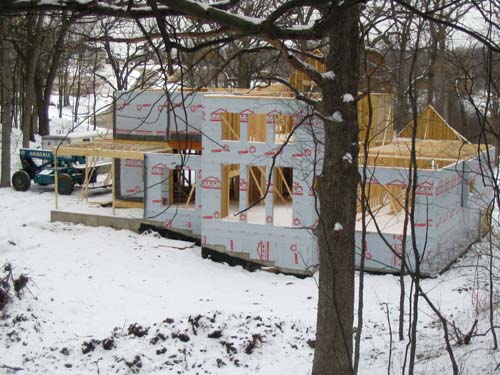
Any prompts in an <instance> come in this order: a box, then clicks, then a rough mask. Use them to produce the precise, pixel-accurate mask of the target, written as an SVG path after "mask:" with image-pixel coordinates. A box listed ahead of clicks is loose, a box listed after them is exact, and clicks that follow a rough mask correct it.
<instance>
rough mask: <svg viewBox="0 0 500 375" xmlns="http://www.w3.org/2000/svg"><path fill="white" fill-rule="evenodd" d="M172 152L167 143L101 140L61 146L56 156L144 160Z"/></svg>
mask: <svg viewBox="0 0 500 375" xmlns="http://www.w3.org/2000/svg"><path fill="white" fill-rule="evenodd" d="M172 150H173V148H172V147H171V146H170V144H169V143H168V142H138V141H122V140H103V141H96V142H83V143H72V144H68V145H62V146H59V148H58V149H57V155H75V156H87V157H88V156H96V157H103V158H117V159H135V160H144V154H145V153H148V152H149V153H152V152H154V153H166V152H171V151H172ZM54 152H56V149H54Z"/></svg>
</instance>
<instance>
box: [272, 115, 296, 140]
mask: <svg viewBox="0 0 500 375" xmlns="http://www.w3.org/2000/svg"><path fill="white" fill-rule="evenodd" d="M274 122H275V130H274V143H278V144H282V143H285V141H286V139H287V138H288V136H289V134H290V133H291V131H292V129H293V117H292V116H290V115H276V116H275V119H274ZM292 139H293V137H291V138H290V140H289V141H288V142H289V143H293V142H292Z"/></svg>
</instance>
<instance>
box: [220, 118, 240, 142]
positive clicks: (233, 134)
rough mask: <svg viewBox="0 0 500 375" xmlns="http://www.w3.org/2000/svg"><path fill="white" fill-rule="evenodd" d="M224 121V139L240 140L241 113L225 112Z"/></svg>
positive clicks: (222, 119)
mask: <svg viewBox="0 0 500 375" xmlns="http://www.w3.org/2000/svg"><path fill="white" fill-rule="evenodd" d="M221 121H222V138H221V139H222V140H226V141H239V140H240V114H239V113H232V112H224V113H222V114H221Z"/></svg>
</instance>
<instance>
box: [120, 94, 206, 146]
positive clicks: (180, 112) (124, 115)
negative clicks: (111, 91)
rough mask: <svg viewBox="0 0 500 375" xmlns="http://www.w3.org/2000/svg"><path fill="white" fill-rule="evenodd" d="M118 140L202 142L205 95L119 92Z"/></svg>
mask: <svg viewBox="0 0 500 375" xmlns="http://www.w3.org/2000/svg"><path fill="white" fill-rule="evenodd" d="M114 99H115V118H114V122H113V135H114V138H115V139H135V140H146V141H148V140H149V141H161V140H181V141H188V140H189V141H199V140H200V137H201V133H200V132H201V124H202V111H203V102H202V101H203V94H202V93H199V92H196V91H193V92H180V91H173V92H171V93H169V94H168V95H167V94H166V93H165V92H164V91H143V92H126V91H116V92H115V95H114Z"/></svg>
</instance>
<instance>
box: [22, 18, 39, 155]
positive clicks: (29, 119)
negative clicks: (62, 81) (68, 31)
mask: <svg viewBox="0 0 500 375" xmlns="http://www.w3.org/2000/svg"><path fill="white" fill-rule="evenodd" d="M35 20H36V26H35V29H34V30H30V32H29V33H28V35H30V37H33V40H32V43H30V44H29V45H27V46H26V50H25V64H26V71H25V74H26V80H25V91H24V104H23V113H22V130H23V147H29V146H30V140H32V141H33V140H34V133H33V107H34V102H35V73H36V66H37V63H38V58H39V57H40V41H41V35H42V33H41V30H42V24H43V16H39V17H38V18H36V17H34V16H28V18H27V19H26V22H27V24H28V26H32V24H33V23H34V22H35Z"/></svg>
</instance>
